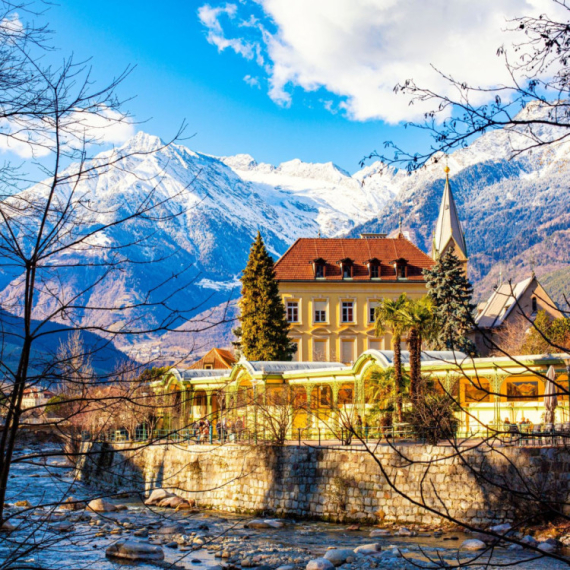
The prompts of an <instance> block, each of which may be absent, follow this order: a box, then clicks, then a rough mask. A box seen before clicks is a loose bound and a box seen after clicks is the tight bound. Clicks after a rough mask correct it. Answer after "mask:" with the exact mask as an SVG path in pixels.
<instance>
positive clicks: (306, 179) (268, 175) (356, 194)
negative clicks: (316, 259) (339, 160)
mask: <svg viewBox="0 0 570 570" xmlns="http://www.w3.org/2000/svg"><path fill="white" fill-rule="evenodd" d="M221 160H222V161H223V162H224V163H225V164H226V165H228V166H229V167H230V168H231V169H232V170H233V171H234V172H236V173H237V174H238V175H239V176H240V178H241V179H242V180H247V181H248V182H250V183H252V184H253V185H254V186H255V187H256V188H258V189H259V190H258V191H259V193H260V194H261V195H263V196H265V195H267V196H271V195H272V194H273V193H274V192H275V190H278V191H279V192H286V193H288V194H290V195H292V196H296V197H297V198H299V199H305V200H308V201H309V202H310V203H311V204H312V206H313V207H315V208H317V211H318V214H317V216H316V218H315V220H316V222H317V224H318V227H319V230H320V232H321V233H322V235H323V236H326V237H332V236H336V235H339V234H342V233H345V232H347V231H349V230H350V229H351V228H353V227H354V226H355V225H357V224H361V223H364V222H365V221H367V220H369V219H371V218H373V217H375V216H376V215H377V214H378V213H379V212H380V211H381V210H382V208H383V207H384V206H385V205H386V204H387V202H388V201H389V200H390V199H392V198H393V197H394V190H393V189H392V187H391V186H389V185H388V186H387V185H384V184H380V185H378V184H377V183H376V179H373V180H372V181H371V183H370V184H367V185H364V184H363V183H362V181H363V179H364V177H365V176H366V172H358V173H356V174H355V175H354V176H351V175H350V174H348V172H346V171H345V170H343V169H342V168H339V167H338V166H336V165H335V164H333V163H332V162H327V163H326V164H312V163H306V162H302V161H300V160H299V159H295V160H290V161H288V162H283V163H281V164H280V165H279V166H277V167H275V166H272V165H271V164H266V163H261V164H258V163H257V162H256V161H255V160H254V159H253V157H251V156H249V155H247V154H239V155H236V156H229V157H223V158H222V159H221ZM279 197H280V196H278V198H279Z"/></svg>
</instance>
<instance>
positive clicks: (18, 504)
mask: <svg viewBox="0 0 570 570" xmlns="http://www.w3.org/2000/svg"><path fill="white" fill-rule="evenodd" d="M14 506H15V507H31V506H32V505H31V504H30V501H26V500H24V501H16V502H15V503H14Z"/></svg>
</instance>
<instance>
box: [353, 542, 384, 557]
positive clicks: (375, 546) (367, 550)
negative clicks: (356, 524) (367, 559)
mask: <svg viewBox="0 0 570 570" xmlns="http://www.w3.org/2000/svg"><path fill="white" fill-rule="evenodd" d="M381 550H382V547H381V546H380V544H379V543H378V542H374V543H372V544H363V545H362V546H359V547H358V548H355V549H354V552H356V553H357V554H364V555H366V556H368V555H370V554H376V553H377V552H380V551H381Z"/></svg>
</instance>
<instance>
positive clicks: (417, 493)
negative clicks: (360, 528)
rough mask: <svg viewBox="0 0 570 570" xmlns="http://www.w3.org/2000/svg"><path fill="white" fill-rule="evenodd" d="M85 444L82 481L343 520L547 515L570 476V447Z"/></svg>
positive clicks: (247, 509) (211, 504) (208, 503)
mask: <svg viewBox="0 0 570 570" xmlns="http://www.w3.org/2000/svg"><path fill="white" fill-rule="evenodd" d="M84 445H85V446H86V447H88V448H89V447H90V448H91V449H90V451H91V452H94V453H90V454H88V455H87V456H86V457H85V458H84V459H83V460H82V462H81V463H80V465H79V467H78V470H79V475H80V478H82V479H83V480H84V481H86V482H87V483H91V484H97V485H99V486H107V488H108V489H107V490H109V491H117V490H120V491H138V492H140V493H141V494H142V493H143V492H144V493H148V492H149V490H150V489H152V488H155V487H163V488H168V489H170V490H172V491H173V492H175V493H176V494H178V495H180V496H183V497H185V498H188V499H194V500H195V501H196V503H197V505H198V506H200V507H202V508H210V509H215V510H221V511H228V512H235V513H252V514H260V513H265V514H271V515H276V516H284V517H298V518H319V519H324V520H330V521H336V522H348V521H358V522H370V523H379V522H382V521H386V522H398V523H404V524H406V523H408V524H410V523H415V524H426V525H429V524H437V523H438V522H440V520H441V519H440V517H439V516H438V515H437V513H434V512H431V511H430V510H429V508H430V507H433V508H435V509H436V510H437V511H441V510H442V509H443V508H445V509H447V511H448V512H449V514H450V515H451V516H453V517H457V518H458V519H459V520H460V521H462V522H464V523H466V524H468V523H470V524H474V525H486V524H495V523H502V522H507V521H513V520H516V519H517V518H518V517H520V516H524V517H527V516H528V515H529V514H530V513H532V512H544V511H545V508H546V507H545V501H546V503H549V504H550V505H552V507H553V508H554V509H558V508H562V503H564V502H566V501H567V499H568V490H569V483H570V453H568V452H567V451H565V450H563V449H557V448H538V447H537V448H517V447H502V448H500V450H491V449H489V448H473V449H470V450H467V449H465V450H463V452H462V453H460V454H458V453H456V452H455V451H454V450H453V449H452V448H450V447H443V446H441V447H432V446H424V445H402V446H398V447H397V448H391V447H389V446H382V447H380V448H379V449H377V450H376V453H375V454H374V456H373V455H372V454H370V453H368V452H366V451H364V450H362V449H359V448H357V447H356V446H355V447H346V448H344V447H336V448H326V447H322V448H313V447H309V446H293V445H291V446H285V447H276V446H258V447H254V446H251V447H250V446H238V445H228V446H226V447H215V446H209V445H185V444H168V445H166V444H165V445H152V446H141V447H139V448H133V447H132V445H129V444H114V445H113V446H112V447H111V446H110V445H109V444H104V445H101V444H90V443H86V444H84ZM383 471H384V473H385V475H386V476H385V475H384V474H383ZM398 491H400V492H398ZM401 493H402V494H405V495H406V497H404V496H402V494H401Z"/></svg>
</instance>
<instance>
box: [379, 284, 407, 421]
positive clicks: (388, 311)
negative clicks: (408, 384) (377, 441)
mask: <svg viewBox="0 0 570 570" xmlns="http://www.w3.org/2000/svg"><path fill="white" fill-rule="evenodd" d="M409 302H410V300H409V299H408V296H407V295H406V294H405V293H402V294H401V295H400V296H399V297H398V298H397V299H395V300H394V299H382V301H380V303H379V304H378V306H377V307H376V313H375V316H376V322H375V326H376V336H381V335H383V334H386V332H390V333H391V334H392V348H393V350H394V393H395V396H396V410H397V414H398V421H399V422H401V421H402V352H401V347H400V343H401V341H402V335H403V334H405V332H406V331H407V325H406V322H405V319H404V315H405V313H404V312H403V311H404V309H405V308H406V306H407V305H408V303H409Z"/></svg>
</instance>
